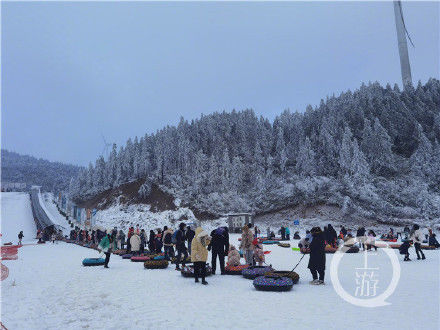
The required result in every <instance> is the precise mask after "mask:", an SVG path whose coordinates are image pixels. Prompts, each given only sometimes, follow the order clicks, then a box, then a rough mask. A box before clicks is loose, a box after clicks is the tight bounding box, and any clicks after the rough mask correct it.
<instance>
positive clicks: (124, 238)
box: [18, 222, 440, 285]
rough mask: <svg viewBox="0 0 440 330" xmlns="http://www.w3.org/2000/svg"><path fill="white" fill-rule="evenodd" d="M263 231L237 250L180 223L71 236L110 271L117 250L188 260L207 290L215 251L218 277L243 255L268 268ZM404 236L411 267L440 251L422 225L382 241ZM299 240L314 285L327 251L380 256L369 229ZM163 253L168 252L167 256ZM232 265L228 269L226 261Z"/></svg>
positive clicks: (220, 237) (222, 237) (309, 233)
mask: <svg viewBox="0 0 440 330" xmlns="http://www.w3.org/2000/svg"><path fill="white" fill-rule="evenodd" d="M278 233H279V234H280V235H281V240H290V229H289V228H288V227H284V226H283V227H281V228H280V230H279V231H278ZM60 235H61V237H62V232H61V233H57V232H54V233H53V235H52V237H51V240H52V242H55V240H56V239H60V237H59V236H60ZM259 235H261V231H260V229H259V228H258V227H257V226H253V225H252V224H251V223H249V224H246V225H244V226H243V228H242V234H241V242H240V245H239V247H238V249H237V248H236V247H235V246H234V245H232V244H230V242H229V230H228V227H224V226H221V227H218V228H216V229H214V230H212V231H211V233H210V234H209V235H208V233H207V232H205V231H204V230H203V229H202V228H201V227H198V228H197V229H196V230H195V231H194V230H193V229H192V228H191V226H187V225H186V224H185V223H183V222H182V223H180V224H179V226H178V227H177V228H176V229H175V230H173V229H172V228H171V227H168V226H164V227H163V229H162V228H158V229H156V230H150V232H149V235H148V236H147V233H146V231H145V230H144V229H143V228H140V227H139V225H136V226H135V227H134V226H132V227H130V228H129V229H128V232H127V235H126V234H125V232H124V231H123V230H118V229H117V227H114V228H113V229H112V230H111V231H109V232H108V231H104V230H101V229H96V230H84V229H80V228H79V227H75V228H74V229H73V230H71V232H70V235H69V238H70V240H72V241H75V242H78V243H85V244H90V245H94V246H98V249H99V250H100V251H102V252H103V253H104V254H105V256H106V258H105V265H104V267H105V268H109V266H108V264H109V261H110V255H111V252H112V251H113V250H117V249H126V252H127V253H131V254H132V255H141V254H143V253H145V252H146V251H148V252H149V253H162V252H163V253H164V258H165V259H166V260H174V261H175V264H176V270H181V266H184V265H185V264H186V263H188V262H189V260H190V261H191V262H192V263H194V272H195V275H196V276H195V280H196V282H198V281H199V278H201V279H202V283H203V284H207V282H206V279H205V276H206V273H205V270H206V262H207V259H208V251H211V265H212V273H213V274H215V273H216V270H217V260H218V263H219V268H220V274H222V275H224V274H225V267H226V266H231V267H236V266H239V265H240V264H241V262H240V258H241V255H240V253H241V254H242V255H243V257H244V259H245V263H246V264H248V265H259V266H262V265H263V264H264V263H265V254H264V250H263V245H262V244H261V243H260V240H259V239H258V236H259ZM399 236H400V238H401V240H402V242H403V243H402V244H401V246H400V248H399V249H400V253H401V254H404V255H405V257H404V261H411V259H410V258H409V248H410V247H411V245H412V244H413V245H414V248H415V252H416V255H417V259H421V260H424V259H426V257H425V254H424V253H423V251H422V248H421V245H422V243H428V245H429V246H433V247H435V248H438V247H440V244H439V243H438V241H437V239H436V234H435V233H434V232H433V231H432V230H431V229H429V231H428V235H425V236H424V235H423V234H422V231H421V230H420V227H419V225H417V224H415V225H413V227H412V229H410V228H409V227H407V226H406V227H405V228H404V229H403V232H397V233H396V232H395V231H394V229H393V228H390V230H389V231H388V232H387V233H384V234H383V235H381V237H380V238H381V239H383V240H390V241H395V240H397V239H398V237H399ZM23 237H24V235H23V231H21V232H20V233H19V234H18V239H19V244H21V243H22V239H23ZM274 237H275V234H274V232H273V231H272V230H271V229H270V228H267V238H269V239H270V238H274ZM37 238H38V239H39V240H41V232H40V231H39V232H38V233H37ZM293 238H294V239H299V240H300V241H299V243H298V247H299V248H300V249H307V250H308V252H310V259H309V264H308V268H309V270H310V273H311V275H312V281H311V282H310V283H311V284H315V285H320V284H324V277H325V261H326V257H325V249H326V247H327V246H329V247H332V248H338V247H340V246H341V245H344V246H351V245H353V244H355V243H356V244H358V245H359V248H362V249H363V250H364V251H365V250H372V249H373V248H374V249H375V250H377V246H376V233H375V232H374V231H373V230H372V229H370V230H368V231H367V230H366V229H365V228H364V227H359V228H358V229H357V230H356V234H354V232H353V231H352V230H351V229H346V228H345V227H344V226H342V227H341V228H340V230H339V233H337V231H336V230H335V228H334V227H333V226H332V225H331V224H328V225H327V226H324V229H323V230H321V228H320V227H313V228H312V229H311V230H306V234H305V236H304V237H303V238H301V237H300V235H299V232H298V231H297V232H295V233H294V237H293ZM162 250H163V251H162ZM226 257H227V258H228V259H227V263H226V264H225V258H226Z"/></svg>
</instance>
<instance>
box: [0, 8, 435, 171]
mask: <svg viewBox="0 0 440 330" xmlns="http://www.w3.org/2000/svg"><path fill="white" fill-rule="evenodd" d="M403 9H404V15H405V19H406V24H407V28H408V30H409V33H410V35H411V37H412V39H413V41H414V43H415V46H416V48H415V49H412V48H411V47H410V61H411V65H412V73H413V80H414V81H418V80H421V81H422V82H423V83H425V82H426V81H427V79H428V78H429V77H435V78H439V3H435V2H430V3H416V2H409V3H407V2H405V3H404V4H403ZM394 24H395V23H394V12H393V5H392V3H391V2H365V3H347V2H337V3H330V2H326V3H302V2H290V3H274V2H265V3H231V2H228V3H207V2H198V3H189V2H183V3H157V2H151V3H146V2H143V3H139V2H138V3H135V2H132V3H76V4H72V3H8V2H7V3H2V134H1V137H2V147H3V148H6V149H9V150H13V151H17V152H20V153H25V154H31V155H34V156H37V157H43V158H46V159H49V160H57V161H63V162H69V163H74V164H81V165H85V164H87V163H88V162H89V161H94V160H95V159H96V157H97V156H98V155H99V154H101V152H102V149H103V141H102V138H101V133H102V134H103V135H104V136H105V137H106V139H107V140H108V142H116V143H117V144H121V143H125V141H126V140H127V139H128V138H129V137H134V136H136V135H138V136H142V135H144V134H145V133H151V132H155V131H156V130H157V129H160V128H162V127H163V126H165V125H167V124H176V123H177V122H178V120H179V117H180V116H183V117H185V118H186V119H193V118H197V117H199V116H200V114H201V113H204V114H208V113H211V112H214V111H222V110H227V111H230V110H232V109H237V110H241V109H245V108H253V109H254V110H255V112H256V113H257V114H262V115H264V116H266V117H268V118H270V119H273V118H274V117H275V116H276V115H277V114H280V113H281V112H282V111H283V110H284V109H287V108H289V109H291V110H298V111H303V110H304V109H305V107H306V105H307V104H312V105H316V104H319V101H320V99H321V98H325V96H326V95H331V94H333V93H335V94H337V93H339V92H341V91H345V90H347V89H352V90H353V89H356V88H358V87H359V86H360V84H361V82H368V81H376V80H377V81H379V82H380V83H382V84H386V83H387V82H390V83H392V84H394V83H395V82H397V83H399V85H401V78H400V65H399V57H398V51H397V44H396V32H395V25H394Z"/></svg>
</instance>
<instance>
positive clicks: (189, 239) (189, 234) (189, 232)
mask: <svg viewBox="0 0 440 330" xmlns="http://www.w3.org/2000/svg"><path fill="white" fill-rule="evenodd" d="M195 235H196V232H195V231H194V230H192V228H191V227H190V226H188V228H187V230H186V234H185V238H186V240H187V242H188V253H189V254H191V243H192V240H193V238H194V236H195Z"/></svg>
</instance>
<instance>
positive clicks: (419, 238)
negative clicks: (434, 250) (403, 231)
mask: <svg viewBox="0 0 440 330" xmlns="http://www.w3.org/2000/svg"><path fill="white" fill-rule="evenodd" d="M411 240H412V241H413V243H414V247H415V249H416V254H417V260H420V255H419V252H420V253H421V254H422V258H421V259H422V260H425V259H426V258H425V254H424V253H423V251H422V248H421V245H422V242H423V235H422V231H421V230H420V227H419V225H417V224H415V225H414V226H413V233H412V235H411Z"/></svg>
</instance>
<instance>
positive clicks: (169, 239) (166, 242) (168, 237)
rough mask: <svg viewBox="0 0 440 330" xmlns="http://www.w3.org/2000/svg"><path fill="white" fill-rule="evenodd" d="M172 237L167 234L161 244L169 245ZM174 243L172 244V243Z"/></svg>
mask: <svg viewBox="0 0 440 330" xmlns="http://www.w3.org/2000/svg"><path fill="white" fill-rule="evenodd" d="M171 237H172V235H171V233H167V234H166V235H165V238H164V240H163V242H164V243H165V244H170V243H171V242H172V238H171ZM173 243H174V242H173Z"/></svg>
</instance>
